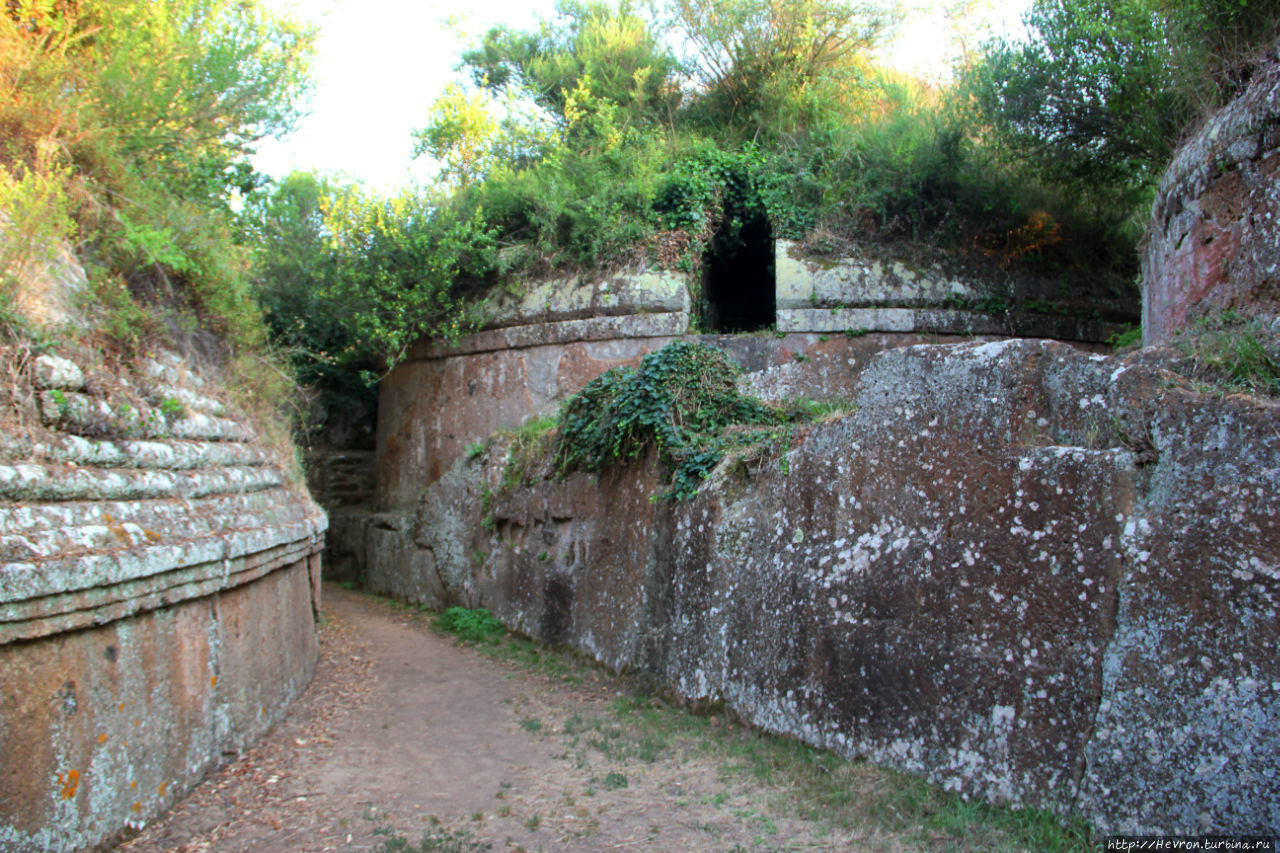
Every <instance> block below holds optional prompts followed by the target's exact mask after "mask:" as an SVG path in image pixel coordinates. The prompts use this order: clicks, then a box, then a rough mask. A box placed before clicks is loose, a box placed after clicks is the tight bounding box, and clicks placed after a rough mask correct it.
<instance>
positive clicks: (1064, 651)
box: [384, 341, 1280, 834]
mask: <svg viewBox="0 0 1280 853" xmlns="http://www.w3.org/2000/svg"><path fill="white" fill-rule="evenodd" d="M1145 358H1146V357H1144V356H1134V357H1131V358H1129V359H1128V360H1121V359H1117V358H1114V357H1103V356H1091V355H1088V354H1086V353H1082V352H1080V351H1078V350H1074V349H1072V348H1070V347H1066V346H1063V345H1059V344H1052V343H1045V342H1033V341H1005V342H995V343H985V344H963V345H953V346H927V347H925V346H914V347H905V348H900V349H894V350H889V351H886V352H882V353H879V354H877V355H874V356H872V357H871V358H870V359H869V363H868V364H867V365H866V367H865V370H862V371H860V372H859V373H858V374H857V376H856V378H855V379H854V380H853V384H854V386H855V387H854V393H855V397H856V401H857V404H858V408H857V411H856V412H854V413H853V414H851V415H848V416H846V417H844V418H841V419H839V420H836V421H833V422H830V423H826V424H822V425H818V426H815V427H812V428H811V429H809V430H808V431H807V432H806V433H805V434H804V435H799V436H797V437H796V440H795V443H794V445H793V448H792V449H791V450H790V451H789V452H788V453H786V455H785V464H783V461H784V460H783V459H777V458H775V459H769V460H765V461H764V462H753V463H749V464H748V463H746V462H741V461H734V460H728V461H726V462H725V463H723V464H722V465H721V466H720V467H719V468H718V469H717V471H716V473H715V475H714V477H713V479H712V481H710V482H709V484H708V485H706V486H705V487H704V488H703V489H702V491H701V492H700V493H699V495H698V496H697V497H696V498H695V499H694V500H692V501H689V502H686V503H678V504H670V503H659V504H654V503H651V502H650V501H649V496H650V495H651V494H653V493H654V492H655V491H656V488H657V483H656V476H657V475H656V471H655V470H654V468H653V466H652V465H648V466H636V467H633V468H630V469H624V470H616V471H611V472H608V473H606V474H604V475H602V476H601V477H600V478H599V480H598V482H597V481H593V480H592V479H591V478H588V477H586V476H582V475H576V476H574V477H572V478H570V479H569V480H568V481H565V482H557V481H555V480H554V479H553V478H548V479H547V480H546V481H545V482H542V483H541V484H539V485H537V486H535V487H532V488H524V489H518V490H516V491H514V492H511V493H509V494H505V495H504V494H502V493H501V492H500V489H499V483H500V481H501V476H502V469H503V458H502V457H503V450H502V448H501V447H500V446H499V447H496V448H494V449H493V450H492V451H490V452H489V453H488V454H485V455H482V456H480V457H477V458H475V459H472V460H463V461H459V462H458V463H457V464H456V465H455V466H454V467H453V468H452V469H451V470H449V471H448V472H447V473H446V474H445V475H444V476H443V477H442V478H441V479H440V480H439V481H437V482H436V483H435V484H433V485H432V486H430V487H429V488H427V489H426V490H425V492H424V494H423V495H422V497H421V499H420V501H419V502H418V506H417V512H416V515H415V516H414V517H412V518H407V519H404V517H403V516H402V517H401V518H402V519H404V520H403V521H402V522H401V523H400V525H399V529H398V530H393V529H391V526H388V528H387V530H385V531H384V533H385V535H386V537H387V538H388V541H392V540H394V542H395V543H396V544H395V547H396V548H398V549H399V553H400V555H401V557H402V558H403V559H405V560H406V561H408V562H410V563H412V564H413V565H415V566H416V567H417V569H416V570H415V572H416V573H399V574H398V575H397V576H396V578H395V583H396V587H395V591H396V593H397V594H399V595H402V596H404V597H407V598H410V599H415V600H420V601H425V602H429V603H433V602H435V601H438V600H439V599H440V597H441V596H442V595H446V596H450V597H451V598H452V599H454V600H460V601H463V602H465V603H467V604H469V605H471V606H484V607H488V608H490V609H492V610H493V611H494V612H495V613H497V614H498V615H499V616H500V617H501V618H502V619H503V620H504V621H506V622H507V623H508V624H510V625H512V626H513V627H516V628H518V629H520V630H523V631H525V632H527V633H529V634H531V635H534V636H537V637H541V638H543V639H546V640H550V641H564V642H568V643H569V644H571V645H573V646H574V647H576V648H579V649H581V650H583V651H584V652H587V653H589V654H591V655H592V656H594V657H595V658H597V659H598V660H601V661H603V662H605V663H606V664H608V665H609V666H612V667H615V668H623V667H629V668H635V669H638V670H641V671H645V672H649V673H652V674H653V675H655V676H657V677H658V678H659V679H660V680H661V681H662V682H663V683H665V684H666V685H668V686H669V687H670V688H671V689H672V690H673V691H674V692H676V693H677V694H679V695H681V696H683V697H686V698H688V699H691V700H705V701H723V702H724V703H725V704H726V706H727V707H729V708H730V709H732V710H733V711H735V712H736V713H738V714H740V715H741V716H742V717H744V718H745V719H747V720H749V721H751V722H753V723H755V724H758V725H761V726H764V727H766V728H769V729H772V730H776V731H782V732H788V733H791V734H793V735H796V736H797V737H800V738H802V739H804V740H806V741H808V742H810V743H814V744H818V745H822V746H826V747H830V748H832V749H834V750H836V751H838V752H840V753H843V754H845V755H860V756H866V757H869V758H871V759H873V760H875V761H878V762H882V763H886V764H889V765H893V766H897V767H900V768H902V769H904V770H907V771H910V772H914V773H918V774H921V775H924V776H926V777H928V778H930V779H932V780H934V781H936V782H939V783H941V784H943V785H945V786H946V787H948V788H951V789H955V790H959V791H962V792H964V793H966V794H969V795H973V796H978V797H983V798H986V799H988V800H993V801H1003V802H1012V803H1022V804H1037V805H1047V806H1050V807H1053V808H1056V809H1059V810H1060V811H1063V812H1076V813H1079V814H1082V815H1084V816H1085V817H1086V818H1088V819H1089V820H1091V821H1093V822H1094V824H1095V826H1096V827H1097V828H1098V829H1100V830H1102V831H1125V832H1147V831H1151V832H1179V833H1182V832H1195V833H1199V832H1222V833H1244V832H1252V833H1268V834H1274V833H1275V832H1276V831H1277V830H1278V829H1280V808H1278V807H1277V805H1276V804H1277V803H1280V760H1278V759H1277V756H1280V652H1278V651H1277V650H1278V649H1280V627H1278V626H1280V621H1278V620H1277V619H1276V616H1277V608H1278V607H1280V504H1278V503H1277V501H1278V500H1280V498H1278V497H1277V496H1280V435H1278V434H1277V433H1276V431H1275V429H1274V424H1275V422H1276V416H1277V414H1278V413H1280V412H1278V411H1277V408H1276V405H1275V404H1274V403H1269V402H1265V401H1258V400H1254V399H1252V398H1248V397H1239V396H1238V397H1216V396H1208V395H1202V394H1199V393H1196V392H1194V391H1192V390H1189V389H1188V388H1186V387H1185V386H1184V385H1182V384H1180V383H1179V382H1178V381H1177V380H1176V379H1174V378H1173V377H1172V376H1170V375H1168V374H1165V373H1163V372H1161V371H1160V370H1159V369H1158V368H1155V367H1150V366H1146V365H1144V359H1145ZM547 473H548V475H549V474H550V472H549V471H548V472H547ZM486 489H488V490H491V491H493V492H497V493H498V497H496V498H489V499H485V498H484V497H483V494H484V492H485V490H486ZM486 514H488V516H489V522H488V523H487V524H482V523H481V521H482V519H483V518H484V517H485V515H486Z"/></svg>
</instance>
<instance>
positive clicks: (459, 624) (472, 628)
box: [433, 607, 507, 643]
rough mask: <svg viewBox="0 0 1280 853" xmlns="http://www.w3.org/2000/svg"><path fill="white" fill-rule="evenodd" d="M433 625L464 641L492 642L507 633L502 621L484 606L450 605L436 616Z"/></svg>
mask: <svg viewBox="0 0 1280 853" xmlns="http://www.w3.org/2000/svg"><path fill="white" fill-rule="evenodd" d="M433 627H434V628H435V629H436V630H437V631H439V632H441V633H442V634H453V635H454V636H456V637H457V638H458V639H459V640H461V641H462V642H464V643H492V642H494V641H496V640H497V639H498V638H500V637H502V636H503V635H505V634H506V633H507V629H506V628H505V627H503V625H502V623H501V622H499V621H498V620H497V619H495V618H494V617H493V615H492V614H490V613H489V611H488V610H485V609H483V608H480V609H476V610H471V609H468V608H466V607H450V608H449V609H447V610H445V611H444V612H443V613H441V614H440V615H439V616H437V617H436V620H435V622H434V623H433Z"/></svg>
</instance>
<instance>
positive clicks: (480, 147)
mask: <svg viewBox="0 0 1280 853" xmlns="http://www.w3.org/2000/svg"><path fill="white" fill-rule="evenodd" d="M497 130H498V122H497V120H496V119H495V118H494V117H493V115H492V114H491V113H490V112H489V109H488V104H487V99H485V98H483V97H480V96H477V95H470V94H468V93H467V92H466V91H465V90H464V89H463V88H462V87H461V86H459V85H458V84H457V83H450V84H449V85H448V86H446V87H445V90H444V94H443V95H441V96H440V97H439V98H437V99H436V102H435V103H434V104H432V106H431V114H430V118H429V120H428V122H427V126H426V127H424V128H422V129H420V130H415V131H414V139H415V144H414V149H413V155H414V156H415V157H417V156H420V155H422V154H427V155H429V156H430V157H432V158H434V159H435V160H437V161H438V162H439V163H440V165H441V167H442V169H443V174H444V176H445V177H446V178H448V177H454V178H457V179H458V181H459V182H461V183H462V184H463V185H464V186H465V185H466V184H468V183H470V182H471V181H474V180H475V179H476V178H478V177H480V176H481V175H483V174H484V171H485V163H486V161H487V160H488V159H489V157H490V156H491V154H492V151H493V145H494V136H495V134H496V133H497Z"/></svg>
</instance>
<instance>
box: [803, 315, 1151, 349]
mask: <svg viewBox="0 0 1280 853" xmlns="http://www.w3.org/2000/svg"><path fill="white" fill-rule="evenodd" d="M1125 328H1126V327H1124V326H1121V325H1119V324H1116V323H1107V322H1105V321H1101V320H1085V319H1079V318H1073V317H1053V316H1048V315H1044V314H1025V313H1014V312H1006V313H1004V314H992V313H986V312H982V311H962V310H958V309H946V308H805V309H785V310H779V311H778V331H779V332H822V333H840V332H848V331H856V332H859V333H862V332H899V333H905V332H917V333H921V334H927V333H930V332H933V333H937V334H949V335H1003V336H1016V337H1027V338H1053V339H1055V340H1068V341H1081V342H1085V343H1105V342H1106V341H1107V340H1108V339H1109V338H1110V337H1111V336H1112V335H1114V334H1117V333H1120V332H1123V331H1124V330H1125Z"/></svg>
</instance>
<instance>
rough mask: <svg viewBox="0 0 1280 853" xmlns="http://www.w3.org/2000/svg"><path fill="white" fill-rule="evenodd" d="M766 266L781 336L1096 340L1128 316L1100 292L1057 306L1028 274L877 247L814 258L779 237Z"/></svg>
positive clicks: (1057, 296) (1059, 300)
mask: <svg viewBox="0 0 1280 853" xmlns="http://www.w3.org/2000/svg"><path fill="white" fill-rule="evenodd" d="M864 250H865V247H864ZM774 266H775V269H776V275H777V299H776V304H777V328H778V330H779V331H784V332H841V331H845V330H850V329H856V330H861V331H864V332H866V331H872V332H918V333H921V334H930V333H942V334H954V335H1006V336H1018V337H1037V338H1053V339H1056V340H1069V341H1081V342H1086V343H1103V342H1105V341H1106V340H1107V339H1108V338H1109V337H1110V336H1112V335H1114V334H1116V333H1117V332H1122V331H1124V330H1125V329H1126V328H1127V325H1126V324H1127V323H1128V322H1130V321H1132V320H1134V319H1136V316H1132V314H1133V312H1132V311H1131V310H1129V309H1128V307H1127V306H1126V305H1125V303H1124V300H1123V299H1119V298H1116V297H1115V296H1113V295H1110V294H1107V293H1105V292H1097V293H1083V294H1078V295H1077V296H1076V298H1075V299H1074V300H1065V299H1064V297H1063V296H1062V294H1061V293H1060V292H1059V291H1060V285H1058V284H1051V283H1049V282H1045V281H1041V280H1039V279H1036V278H1034V277H1031V276H1022V277H1018V276H1010V275H1008V274H1005V273H1002V272H1000V271H999V270H990V269H988V270H985V271H984V272H982V273H981V274H979V273H976V272H975V271H973V270H967V271H960V269H959V267H958V266H957V265H956V264H955V263H954V262H953V263H951V264H950V266H951V267H953V268H952V269H944V266H943V265H942V264H936V263H928V262H920V261H913V262H911V263H907V262H904V261H903V260H902V259H895V258H894V257H892V255H891V254H885V252H883V251H880V252H877V253H874V254H873V253H870V252H867V253H866V254H865V255H854V256H852V257H835V258H829V257H822V258H814V257H806V256H805V255H804V254H803V252H802V251H801V250H800V247H799V246H798V245H797V244H795V243H793V242H791V241H789V240H778V241H777V242H776V244H775V252H774ZM1095 289H1096V288H1095ZM1103 314H1105V315H1106V317H1107V318H1108V319H1105V320H1104V319H1103V316H1102V315H1103Z"/></svg>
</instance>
